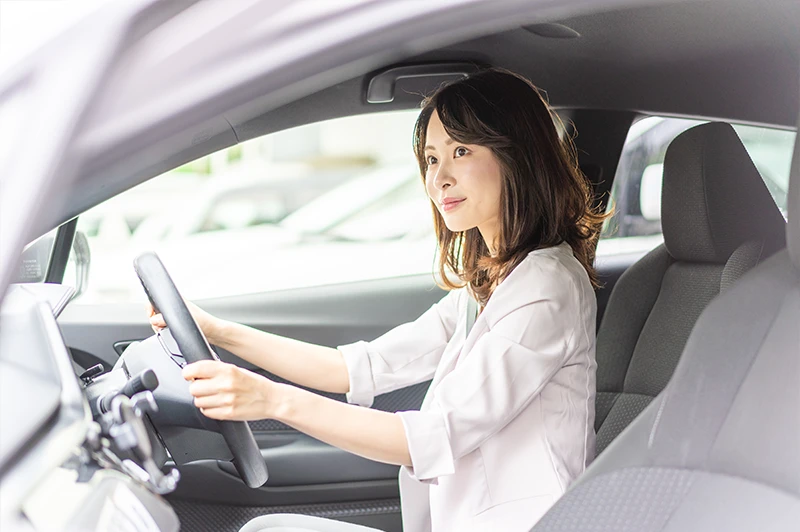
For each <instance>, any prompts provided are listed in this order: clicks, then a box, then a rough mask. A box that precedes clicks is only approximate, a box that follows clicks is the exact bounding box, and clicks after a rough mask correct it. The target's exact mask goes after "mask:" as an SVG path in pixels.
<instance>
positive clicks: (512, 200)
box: [414, 69, 606, 306]
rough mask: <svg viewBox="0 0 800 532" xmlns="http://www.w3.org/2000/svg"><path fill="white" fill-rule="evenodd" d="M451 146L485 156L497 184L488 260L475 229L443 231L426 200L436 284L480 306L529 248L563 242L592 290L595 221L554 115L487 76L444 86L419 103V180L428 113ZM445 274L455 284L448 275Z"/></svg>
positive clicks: (520, 81)
mask: <svg viewBox="0 0 800 532" xmlns="http://www.w3.org/2000/svg"><path fill="white" fill-rule="evenodd" d="M434 111H436V113H437V114H438V116H439V119H440V120H441V122H442V125H444V129H445V131H446V132H447V134H448V135H449V136H450V137H451V138H452V139H453V140H455V141H457V142H463V143H464V144H477V145H480V146H484V147H487V148H489V149H491V150H492V152H493V153H494V156H495V157H496V158H497V160H498V162H499V163H500V167H501V171H502V174H503V185H502V191H501V195H500V203H501V207H500V208H501V215H500V227H499V233H498V243H497V249H496V252H495V255H491V254H490V252H489V249H488V247H487V246H486V243H485V242H484V240H483V238H482V236H481V234H480V232H479V230H478V228H477V227H475V228H472V229H469V230H467V231H459V232H453V231H450V230H449V229H448V228H447V226H446V225H445V223H444V219H443V218H442V215H441V214H440V213H439V210H438V209H437V208H436V205H435V204H434V202H433V201H431V208H432V210H433V218H434V227H435V230H436V237H437V240H438V243H439V260H438V262H439V274H440V276H441V279H440V280H439V282H440V283H441V284H442V285H443V286H442V288H445V289H451V290H452V289H456V288H461V287H463V286H469V290H470V291H471V292H472V293H473V295H474V296H475V298H476V299H477V300H478V302H479V303H480V305H481V306H485V305H486V303H487V301H488V300H489V297H490V296H491V294H492V291H493V290H494V288H495V287H496V286H497V285H498V284H499V283H500V282H501V281H502V280H503V279H505V278H506V277H507V276H508V274H510V273H511V272H512V271H513V270H514V268H516V267H517V266H518V265H519V263H520V262H522V260H523V259H524V258H525V257H526V256H527V255H528V253H530V252H531V251H533V250H535V249H542V248H547V247H551V246H556V245H558V244H560V243H562V242H567V243H569V245H570V246H571V247H572V250H573V253H574V255H575V257H576V258H577V259H578V260H579V261H580V262H581V264H582V265H583V267H584V268H585V269H586V272H587V274H588V275H589V279H590V281H591V282H592V285H593V286H595V287H597V286H598V283H597V275H596V273H595V270H594V266H593V262H594V252H595V245H596V241H597V237H598V235H599V232H600V229H601V226H602V223H603V220H604V219H605V218H606V215H604V214H603V213H602V212H599V211H598V210H597V209H596V208H595V207H594V206H593V205H594V202H593V198H592V189H591V186H590V183H589V181H588V179H587V178H586V176H585V175H584V174H583V172H581V170H580V169H579V167H578V163H577V155H576V152H575V147H574V145H573V143H572V139H571V138H569V137H568V136H566V135H565V136H564V138H563V139H562V138H560V137H559V134H558V129H557V126H556V122H558V123H559V125H561V124H560V119H559V118H558V115H557V114H556V113H555V112H553V111H552V109H551V108H550V106H549V105H548V104H547V102H546V101H545V100H544V98H543V97H542V95H541V93H540V92H539V90H538V89H537V88H536V87H535V86H534V85H533V84H532V83H531V82H530V81H528V80H526V79H524V78H522V77H521V76H518V75H516V74H514V73H511V72H508V71H505V70H500V69H489V70H484V71H481V72H478V73H476V74H473V75H470V76H468V77H466V78H462V79H460V80H458V81H455V82H452V83H449V84H447V85H444V86H443V87H441V88H440V89H439V90H437V91H436V92H435V93H434V94H433V95H432V96H430V97H428V98H426V99H425V100H424V101H423V102H422V111H421V112H420V114H419V118H418V119H417V123H416V126H415V128H414V154H415V155H416V157H417V161H418V162H419V167H420V171H421V172H422V179H423V181H424V180H425V174H426V172H427V162H426V160H425V153H424V150H425V144H426V134H427V130H428V122H429V121H430V118H431V116H432V115H433V112H434ZM448 270H449V271H450V272H452V273H454V274H455V275H456V276H457V278H458V279H459V280H460V284H459V282H457V281H454V280H453V279H452V278H451V276H449V275H448Z"/></svg>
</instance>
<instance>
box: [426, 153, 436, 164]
mask: <svg viewBox="0 0 800 532" xmlns="http://www.w3.org/2000/svg"><path fill="white" fill-rule="evenodd" d="M425 162H427V163H428V166H430V165H432V164H436V157H434V156H433V155H428V158H427V159H425Z"/></svg>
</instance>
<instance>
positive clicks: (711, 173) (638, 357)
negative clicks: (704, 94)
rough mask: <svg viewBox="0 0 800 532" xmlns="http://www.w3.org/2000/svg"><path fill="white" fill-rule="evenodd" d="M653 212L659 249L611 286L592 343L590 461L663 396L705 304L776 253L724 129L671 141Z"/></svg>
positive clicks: (760, 205)
mask: <svg viewBox="0 0 800 532" xmlns="http://www.w3.org/2000/svg"><path fill="white" fill-rule="evenodd" d="M661 204H662V209H661V213H662V229H663V233H664V244H662V245H660V246H659V247H657V248H656V249H654V250H653V251H651V252H650V253H649V254H647V255H646V256H645V257H643V258H642V259H641V260H639V261H638V262H637V263H635V264H634V265H633V266H631V267H630V268H629V269H628V270H627V271H626V272H625V273H624V274H623V275H622V276H621V277H620V279H619V281H618V282H617V284H616V286H615V287H614V291H613V292H612V294H611V297H610V299H609V302H608V306H607V308H606V312H605V315H604V316H603V321H602V323H601V325H600V329H599V331H598V333H597V402H596V417H595V428H596V430H597V454H600V453H601V452H602V451H603V450H604V449H605V448H606V447H607V446H608V444H609V443H610V442H611V440H613V439H614V438H615V437H616V436H617V435H618V434H619V433H620V432H622V430H623V429H624V428H625V427H626V426H627V425H628V424H629V423H630V422H631V421H633V419H634V418H635V417H636V416H637V415H638V414H639V413H640V412H642V410H644V409H645V407H646V406H647V405H648V404H650V402H651V401H652V400H653V398H655V396H656V395H658V393H659V392H661V390H663V389H664V387H665V386H666V384H667V382H668V381H669V379H670V377H671V376H672V373H673V371H674V370H675V366H676V365H677V363H678V359H679V357H680V355H681V353H682V352H683V348H684V346H685V344H686V340H687V339H688V337H689V333H690V332H691V331H692V328H693V327H694V324H695V322H696V321H697V318H698V317H699V316H700V313H701V312H702V311H703V309H705V307H706V306H707V305H708V303H709V302H710V301H711V300H712V299H713V298H714V297H715V296H717V295H718V294H719V293H720V292H722V291H724V290H725V289H726V288H727V287H729V286H730V285H731V284H733V283H734V282H735V281H736V280H737V279H739V278H740V277H741V276H742V275H743V274H744V273H745V272H747V271H748V270H750V269H751V268H753V267H754V266H755V265H756V264H758V263H759V262H761V261H762V260H764V259H765V258H766V257H768V256H770V255H772V254H773V253H775V252H776V251H778V250H779V249H781V248H783V247H784V246H785V231H786V225H785V222H784V218H783V215H782V214H781V212H780V211H779V210H778V207H777V206H776V205H775V202H774V201H773V199H772V197H771V196H770V193H769V191H768V190H767V187H766V186H765V185H764V182H763V180H762V179H761V176H760V174H759V172H758V170H757V169H756V167H755V165H754V164H753V162H752V160H751V159H750V157H749V155H748V154H747V151H746V150H745V148H744V146H743V145H742V143H741V141H740V140H739V137H738V136H737V134H736V132H735V131H734V130H733V128H732V127H731V126H730V125H728V124H723V123H709V124H703V125H700V126H697V127H694V128H692V129H689V130H687V131H685V132H684V133H682V134H681V135H679V136H678V137H677V138H676V139H675V140H673V141H672V143H671V144H670V146H669V148H668V149H667V154H666V159H665V161H664V181H663V191H662V198H661Z"/></svg>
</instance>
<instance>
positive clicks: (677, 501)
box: [534, 143, 800, 532]
mask: <svg viewBox="0 0 800 532" xmlns="http://www.w3.org/2000/svg"><path fill="white" fill-rule="evenodd" d="M787 243H788V248H787V249H786V250H784V251H781V252H779V253H777V254H776V255H774V256H773V257H771V258H770V259H767V260H766V261H765V262H764V263H763V264H761V265H759V266H757V267H756V268H755V269H753V270H752V271H750V272H748V273H747V274H745V275H744V276H743V277H742V279H741V280H740V281H739V282H738V283H736V285H735V286H733V287H731V288H730V289H729V290H726V291H725V293H723V294H721V295H720V296H719V297H718V298H717V299H715V300H714V301H713V302H712V303H711V304H710V305H709V306H708V308H707V309H706V310H705V312H703V314H702V316H701V317H700V319H699V320H698V322H697V324H696V326H695V327H694V330H693V331H692V333H691V336H690V338H689V340H688V342H687V344H686V349H685V350H684V353H683V355H682V357H681V360H680V363H679V364H678V367H677V369H676V371H675V375H674V376H673V378H672V380H671V381H670V382H669V384H668V386H667V388H666V389H665V390H664V391H663V392H662V393H661V394H660V395H659V396H658V398H656V400H655V401H653V402H652V403H651V404H650V405H649V406H648V407H647V408H646V409H645V411H644V412H643V413H642V415H641V416H639V417H638V418H637V419H636V420H635V421H634V422H633V423H632V424H631V425H630V426H629V427H628V428H627V429H626V430H625V431H624V432H623V433H622V434H621V435H620V437H619V438H617V439H616V440H615V441H614V442H613V443H612V444H611V445H610V446H609V448H608V450H607V451H606V452H605V453H604V454H603V455H602V456H600V457H599V458H598V459H597V460H596V461H595V463H594V464H593V465H592V466H591V467H590V468H589V469H588V470H587V471H586V473H585V474H584V475H583V476H582V477H581V478H580V479H579V481H578V482H577V483H576V484H575V485H574V486H573V487H572V488H571V489H570V490H569V491H568V492H567V494H566V495H565V496H564V497H563V498H562V499H561V500H560V501H559V502H558V503H557V504H556V505H555V506H554V507H553V508H552V509H551V511H550V512H549V513H548V514H547V515H545V516H544V517H543V518H542V520H541V521H540V522H539V523H538V524H537V526H536V527H534V530H535V531H536V532H557V531H570V532H580V531H589V530H591V531H592V532H606V531H608V532H611V531H613V532H626V531H636V532H672V531H676V532H677V531H680V532H693V531H698V532H699V531H704V532H705V531H709V530H725V531H726V532H744V531H752V530H758V531H759V532H790V531H791V532H796V531H797V530H800V452H798V451H800V143H798V144H796V146H795V153H794V161H793V167H792V182H791V185H790V190H789V223H788V225H787Z"/></svg>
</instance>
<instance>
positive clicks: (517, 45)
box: [60, 0, 800, 221]
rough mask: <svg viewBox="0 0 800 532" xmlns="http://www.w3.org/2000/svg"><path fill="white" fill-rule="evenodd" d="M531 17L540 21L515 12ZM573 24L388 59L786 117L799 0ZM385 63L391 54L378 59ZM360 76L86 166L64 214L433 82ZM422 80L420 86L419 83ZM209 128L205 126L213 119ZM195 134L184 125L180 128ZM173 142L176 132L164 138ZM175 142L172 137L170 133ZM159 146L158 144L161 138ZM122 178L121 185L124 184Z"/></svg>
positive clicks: (564, 90)
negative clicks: (568, 33)
mask: <svg viewBox="0 0 800 532" xmlns="http://www.w3.org/2000/svg"><path fill="white" fill-rule="evenodd" d="M524 22H525V23H528V22H530V23H537V22H542V21H541V20H538V21H536V20H530V21H524ZM552 22H558V23H560V24H563V25H565V26H568V27H569V28H572V29H573V30H575V31H576V32H578V33H579V34H580V37H579V38H576V39H557V38H547V37H542V36H540V35H537V34H535V33H533V32H531V31H529V30H527V29H524V28H523V27H520V26H521V25H522V24H518V25H516V27H514V28H511V29H507V30H505V31H501V32H495V33H493V34H490V35H484V36H481V37H478V38H474V39H471V40H467V41H462V42H460V43H458V44H453V45H449V46H446V47H443V48H439V49H435V50H432V51H428V52H425V53H422V54H418V55H413V54H408V57H406V58H404V59H403V58H399V59H395V58H393V59H394V60H393V62H392V63H391V64H392V65H396V64H414V63H420V62H432V61H435V62H439V61H470V62H475V63H478V64H483V65H492V66H500V67H505V68H508V69H511V70H513V71H517V72H520V73H522V74H523V75H525V76H527V77H529V78H530V79H531V80H532V81H533V82H534V83H536V84H537V85H539V86H540V87H542V88H543V89H544V90H545V91H547V94H548V97H549V99H550V102H551V103H552V104H553V105H554V106H556V107H561V108H590V109H610V110H615V109H616V110H634V111H638V112H643V113H652V114H662V115H687V116H698V117H707V118H716V119H722V120H728V121H734V122H744V123H759V124H771V125H775V126H778V127H794V125H795V123H796V122H795V120H796V117H797V114H798V93H800V68H799V63H800V59H798V50H800V24H798V22H800V2H796V1H789V0H785V1H780V0H779V1H773V2H746V1H743V0H742V1H733V2H726V1H704V2H693V3H684V2H679V3H677V4H673V5H659V6H645V7H636V8H626V9H620V10H616V11H612V12H606V13H602V14H593V15H583V16H578V17H573V18H566V19H560V20H553V21H552ZM386 66H387V67H388V66H389V64H387V65H386ZM371 74H374V72H372V73H369V74H367V75H359V76H357V77H351V78H350V79H349V80H347V81H340V82H338V83H335V84H332V85H330V86H329V87H328V88H326V89H323V90H321V91H318V92H316V93H314V94H311V95H308V96H305V97H302V98H299V99H295V100H294V101H290V102H288V103H284V104H283V105H281V106H279V107H277V108H276V107H275V103H274V100H272V99H267V100H263V99H255V100H253V101H252V102H251V103H250V104H247V105H244V106H240V107H238V108H237V109H236V110H235V111H233V112H229V113H226V114H225V115H224V116H222V117H220V118H221V119H224V120H219V121H217V124H218V126H219V125H221V127H218V128H217V130H216V131H212V133H211V134H209V133H208V131H209V129H208V124H204V126H203V127H205V128H206V131H205V132H204V133H203V134H204V135H205V136H206V137H208V139H207V140H205V141H204V142H201V143H198V142H194V141H193V142H191V143H184V144H191V149H184V150H181V151H177V150H173V152H172V153H170V154H168V156H166V155H165V154H164V153H163V152H162V153H160V154H159V156H158V157H157V158H151V159H150V160H151V161H152V160H156V161H157V162H156V163H151V164H149V165H147V166H145V165H144V164H143V162H142V161H146V160H147V158H145V157H139V158H138V162H137V160H134V161H131V160H128V161H126V164H125V166H124V167H120V166H119V165H118V166H116V167H115V169H114V170H113V172H112V173H114V174H118V173H119V172H124V175H115V176H114V178H113V179H114V182H115V183H119V184H115V185H114V186H113V187H107V188H105V189H102V190H100V189H98V188H97V187H94V188H93V189H92V190H91V192H90V191H89V189H88V187H81V186H80V180H82V178H85V180H86V181H87V182H89V181H94V180H95V179H97V176H98V173H99V172H100V171H103V172H105V173H106V176H108V175H109V172H108V169H101V168H90V169H87V170H86V171H84V172H82V174H83V175H82V176H80V177H79V183H78V185H79V186H78V187H76V189H75V190H76V192H75V196H74V197H73V198H72V199H71V200H70V201H69V205H68V208H67V209H66V211H65V213H64V215H63V216H61V217H60V219H61V221H65V220H67V219H69V218H70V217H72V216H74V215H76V214H78V213H80V212H82V211H83V210H85V209H87V208H89V207H91V206H92V205H95V204H97V203H99V202H101V201H103V200H104V199H106V198H107V197H110V196H111V195H114V194H116V193H119V192H121V191H122V190H124V189H125V188H128V187H130V186H133V185H135V184H138V183H140V182H142V181H145V180H147V179H149V178H151V177H153V176H156V175H159V174H161V173H163V172H164V171H167V170H169V169H171V168H174V167H176V166H178V165H180V164H182V163H184V162H187V161H190V160H194V159H196V158H198V157H201V156H203V155H206V154H207V153H210V152H213V151H216V150H219V149H222V148H224V147H227V146H230V145H232V144H234V143H236V142H241V141H245V140H249V139H252V138H255V137H258V136H261V135H264V134H267V133H271V132H274V131H278V130H281V129H285V128H288V127H292V126H295V125H300V124H303V123H308V122H312V121H319V120H324V119H328V118H333V117H337V116H345V115H352V114H359V113H366V112H376V111H384V110H394V109H407V108H412V107H414V106H416V105H418V104H419V101H420V93H424V92H429V91H430V90H432V89H433V88H435V86H436V85H435V84H434V83H433V82H436V84H438V82H440V81H441V80H440V79H439V80H427V82H426V80H419V79H418V80H412V81H410V82H408V83H407V84H406V85H398V91H397V94H396V97H395V100H394V101H393V102H391V103H385V104H368V103H367V102H366V98H365V88H366V85H367V82H368V80H369V79H370V77H371ZM426 83H427V84H426ZM212 129H213V128H212ZM197 135H198V131H195V130H190V131H186V132H185V133H184V134H183V137H185V138H192V137H195V136H197ZM173 140H175V139H173ZM177 140H178V142H177V143H176V145H179V144H180V142H179V141H180V139H177ZM162 147H163V146H162ZM123 183H124V184H123Z"/></svg>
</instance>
